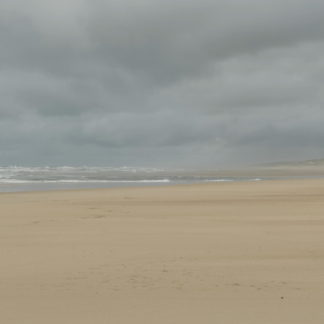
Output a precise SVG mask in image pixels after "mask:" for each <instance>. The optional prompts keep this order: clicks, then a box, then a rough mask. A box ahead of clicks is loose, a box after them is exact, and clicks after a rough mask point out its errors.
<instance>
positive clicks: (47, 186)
mask: <svg viewBox="0 0 324 324" xmlns="http://www.w3.org/2000/svg"><path fill="white" fill-rule="evenodd" d="M260 180H263V179H262V178H253V177H251V178H249V177H224V176H219V175H217V172H210V171H199V170H183V169H162V168H149V167H128V166H122V167H89V166H77V167H75V166H56V167H53V166H45V167H26V166H2V167H0V192H21V191H44V190H66V189H90V188H91V189H94V188H112V187H130V186H161V185H172V184H190V183H205V182H231V181H260Z"/></svg>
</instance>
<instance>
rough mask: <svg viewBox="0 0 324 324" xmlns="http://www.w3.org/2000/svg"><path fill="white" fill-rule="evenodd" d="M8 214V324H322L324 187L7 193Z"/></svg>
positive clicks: (1, 240) (2, 285) (3, 302)
mask: <svg viewBox="0 0 324 324" xmlns="http://www.w3.org/2000/svg"><path fill="white" fill-rule="evenodd" d="M0 213H1V218H0V246H1V276H0V323H4V324H38V323H42V324H54V323H55V324H57V323H62V324H84V323H91V324H106V323H111V324H126V323H127V324H130V323H134V324H162V323H163V324H171V323H172V324H180V323H184V324H197V323H204V324H215V323H220V324H234V323H235V324H241V323H242V324H247V323H251V324H270V323H271V324H274V323H277V324H278V323H281V324H298V323H300V324H301V323H303V324H306V323H307V324H312V323H314V324H315V323H316V324H322V323H324V307H323V301H324V180H289V181H259V182H235V183H234V182H233V183H209V184H201V185H199V184H195V185H178V186H165V187H163V186H161V187H154V188H151V187H142V188H119V189H116V188H114V189H100V190H78V191H52V192H28V193H27V192H26V193H3V194H0Z"/></svg>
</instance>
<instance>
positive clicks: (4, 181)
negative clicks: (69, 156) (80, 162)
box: [0, 179, 171, 184]
mask: <svg viewBox="0 0 324 324" xmlns="http://www.w3.org/2000/svg"><path fill="white" fill-rule="evenodd" d="M169 182H171V180H170V179H144V180H79V179H67V180H62V179H61V180H19V179H0V184H24V183H40V184H41V183H169Z"/></svg>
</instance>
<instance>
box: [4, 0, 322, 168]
mask: <svg viewBox="0 0 324 324" xmlns="http://www.w3.org/2000/svg"><path fill="white" fill-rule="evenodd" d="M0 44H1V51H0V72H1V73H0V95H1V104H0V136H1V140H0V149H1V151H0V152H1V156H0V164H5V163H19V164H23V163H25V162H26V163H47V164H50V163H64V164H68V163H72V164H75V163H76V164H83V163H93V164H109V163H114V164H132V163H136V164H145V165H148V164H151V163H153V164H161V165H162V164H169V165H173V164H174V165H176V164H190V163H191V164H192V165H210V166H212V165H217V164H222V163H223V164H224V163H231V164H233V163H240V162H252V161H263V160H268V159H274V160H276V159H279V160H280V159H289V158H291V159H294V158H309V157H310V158H313V157H321V156H323V155H324V149H323V148H322V146H321V142H322V140H323V138H324V131H323V130H322V128H323V127H322V124H323V122H324V111H323V108H322V107H323V103H324V95H323V93H324V92H323V81H324V72H323V71H324V3H323V2H322V1H315V0H308V1H306V0H284V1H278V0H275V1H268V0H259V1H252V0H244V1H238V0H236V1H234V0H227V1H225V0H217V1H215V0H214V1H211V0H210V1H207V0H202V1H197V0H195V1H180V0H178V1H169V0H164V1H162V0H136V1H134V0H133V1H130V0H127V1H126V0H125V1H112V0H111V1H103V0H92V1H90V0H83V1H81V0H78V1H77V0H68V1H55V2H50V1H36V0H31V1H28V2H26V1H23V0H11V1H9V0H3V1H1V3H0ZM309 155H311V156H309Z"/></svg>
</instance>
